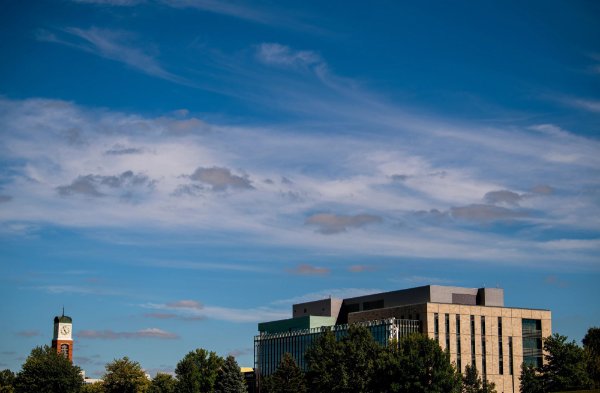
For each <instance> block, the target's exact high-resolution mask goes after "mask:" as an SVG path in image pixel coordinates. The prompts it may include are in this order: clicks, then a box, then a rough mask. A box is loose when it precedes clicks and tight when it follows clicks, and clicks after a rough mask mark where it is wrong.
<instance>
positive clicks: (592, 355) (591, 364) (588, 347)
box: [583, 327, 600, 388]
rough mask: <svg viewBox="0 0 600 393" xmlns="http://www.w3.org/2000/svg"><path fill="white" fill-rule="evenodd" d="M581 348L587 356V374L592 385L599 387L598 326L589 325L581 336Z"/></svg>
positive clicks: (599, 355)
mask: <svg viewBox="0 0 600 393" xmlns="http://www.w3.org/2000/svg"><path fill="white" fill-rule="evenodd" d="M583 349H584V350H585V353H586V357H587V359H586V360H587V371H588V375H589V376H590V378H591V379H592V381H593V382H594V387H596V388H600V328H597V327H591V328H589V329H588V331H587V333H586V335H585V337H584V338H583Z"/></svg>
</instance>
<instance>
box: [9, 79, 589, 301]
mask: <svg viewBox="0 0 600 393" xmlns="http://www.w3.org/2000/svg"><path fill="white" fill-rule="evenodd" d="M286 74H287V72H286ZM308 83H309V84H311V88H312V87H315V86H316V85H315V86H313V82H308ZM315 83H320V82H315ZM318 86H319V87H318V88H319V89H320V90H317V91H324V92H325V93H324V94H323V95H318V94H317V95H314V97H315V100H317V101H320V100H323V101H320V102H319V103H318V105H317V106H316V107H312V103H310V102H309V101H310V100H309V99H308V98H309V97H311V96H310V95H308V92H303V91H302V88H300V90H294V89H291V91H292V92H293V93H294V94H296V93H298V94H300V95H299V96H298V97H296V99H295V100H293V101H287V100H283V99H278V100H277V101H278V103H279V104H285V105H288V106H291V107H294V108H296V109H298V108H299V107H300V106H302V105H304V104H305V103H308V104H310V105H311V107H310V108H307V107H304V108H303V110H305V109H306V110H308V109H309V110H311V111H312V110H316V111H317V112H318V113H319V115H320V116H321V117H320V118H319V119H320V121H319V122H316V123H314V124H317V125H313V123H311V124H310V132H307V130H306V127H307V126H306V125H304V124H301V123H290V124H286V125H285V127H281V126H274V125H273V126H268V125H263V126H244V125H240V124H237V125H222V124H221V125H215V124H209V123H208V122H206V121H205V120H203V119H197V118H195V117H193V116H190V114H189V113H181V114H177V115H173V114H172V113H170V114H166V115H164V116H159V117H151V116H145V115H141V114H135V113H122V112H115V111H109V110H102V109H97V108H85V107H81V106H78V105H76V104H74V103H70V102H65V101H60V100H48V99H29V100H10V99H6V98H4V99H0V127H2V129H3V130H5V132H4V133H3V138H2V141H1V142H0V144H1V147H2V152H3V156H5V157H6V158H7V159H9V160H13V162H23V163H25V164H24V165H22V166H19V167H15V169H14V174H13V175H11V177H10V178H9V179H7V181H6V183H5V184H4V185H3V190H7V191H6V192H4V193H6V194H7V193H8V190H10V196H11V197H12V199H11V200H10V202H9V203H10V204H11V205H14V208H11V209H0V223H1V227H0V231H4V232H6V231H9V230H10V228H13V230H12V232H15V233H18V231H17V229H15V228H29V227H31V226H34V227H39V226H40V225H42V224H43V225H48V224H50V225H61V226H65V227H73V226H75V227H85V228H98V227H103V228H108V229H113V228H127V229H131V228H150V227H151V228H154V230H156V231H158V232H159V233H163V234H165V238H171V239H173V238H175V237H178V236H180V235H183V236H193V238H194V241H196V242H199V243H202V242H204V241H205V240H204V239H206V237H207V235H213V236H216V235H215V234H219V236H223V238H225V237H227V236H229V237H231V236H233V237H234V238H235V239H236V241H237V242H238V243H239V244H252V245H257V244H259V245H277V246H278V247H301V248H303V249H305V250H308V251H314V250H318V251H327V252H333V253H335V254H336V255H341V254H346V255H353V256H356V255H358V256H360V255H363V256H367V255H368V256H374V255H377V256H394V257H398V256H401V257H419V258H453V259H461V260H467V261H477V263H506V262H505V261H507V260H510V261H514V262H515V263H517V261H519V263H530V264H540V263H542V264H555V263H557V261H564V260H569V261H570V260H576V261H578V263H580V264H585V263H587V262H584V261H591V260H592V259H593V258H594V255H593V254H594V250H592V249H590V248H581V247H580V248H575V247H572V248H566V247H563V248H561V249H560V251H559V252H556V250H551V249H550V248H548V246H547V245H546V246H545V245H544V243H545V242H546V241H549V240H559V239H561V238H563V237H565V236H563V232H564V231H571V230H573V231H574V232H573V234H574V235H572V236H567V237H572V238H573V239H572V240H577V239H578V238H579V237H582V239H580V240H585V239H586V238H590V237H593V235H592V233H596V232H597V230H598V228H599V227H598V220H596V219H595V216H596V215H597V214H596V212H597V209H598V207H597V198H595V197H594V195H596V194H594V191H593V190H595V189H597V187H598V186H599V185H598V181H597V180H596V179H597V176H596V171H597V168H598V167H599V165H600V158H599V157H598V154H597V151H598V149H600V143H599V142H598V141H596V140H594V139H590V138H585V137H582V136H577V135H574V134H573V133H571V132H568V131H567V130H566V129H564V128H560V127H559V128H560V129H557V128H554V127H555V126H552V125H551V124H550V123H544V124H546V125H547V126H548V127H544V128H545V131H539V130H532V129H530V128H529V127H523V128H521V127H519V126H514V127H513V126H511V127H507V128H506V129H496V128H492V129H487V128H486V129H485V132H482V131H481V129H480V127H479V126H478V125H477V124H464V123H461V124H457V123H454V122H452V121H451V120H448V121H444V122H442V121H440V120H439V119H437V120H436V119H435V117H433V118H427V119H426V120H422V122H424V124H421V123H419V122H417V121H415V120H414V119H411V118H408V120H406V118H405V117H404V115H402V108H400V110H399V111H398V112H399V113H400V115H397V114H396V113H395V112H394V111H392V110H391V109H393V107H392V108H387V107H385V106H383V105H381V106H380V107H376V106H371V105H370V104H365V105H349V104H350V103H352V104H357V103H359V102H362V100H365V101H366V95H362V93H361V91H360V89H354V88H348V89H349V90H350V92H349V93H348V94H347V95H345V96H344V97H345V98H342V99H339V100H338V98H337V96H335V95H333V94H331V95H328V94H329V93H330V92H331V89H330V88H329V87H324V86H323V85H322V84H321V85H318ZM316 88H317V87H315V89H316ZM284 90H286V92H284V93H282V94H287V91H288V90H289V89H284ZM261 91H262V90H261ZM353 91H355V92H357V93H356V94H357V95H358V97H357V98H356V100H354V97H352V99H351V100H350V98H348V97H350V96H351V94H353V93H352V92H353ZM299 92H300V93H299ZM270 97H271V98H273V97H278V98H281V97H282V96H280V95H277V94H275V95H271V96H270ZM348 100H350V101H348ZM265 102H266V101H261V103H262V104H264V103H265ZM375 102H377V101H376V100H375ZM319 108H323V109H319ZM388 109H389V110H388ZM338 111H339V113H338ZM346 114H347V116H350V117H351V118H350V119H346V117H345V116H346ZM378 114H380V115H381V116H378ZM346 120H347V121H346ZM405 120H406V121H405ZM340 122H341V123H340ZM224 123H225V121H224ZM349 123H351V124H352V125H351V127H352V128H353V130H357V131H358V132H356V133H354V132H351V131H348V127H349ZM231 124H235V122H233V121H232V122H231ZM538 125H539V124H538ZM534 126H535V125H534ZM550 126H552V127H550ZM207 129H210V130H211V132H206V130H207ZM282 129H285V130H284V131H282ZM375 129H376V130H379V132H378V133H374V132H371V130H375ZM415 130H416V131H418V132H416V131H415ZM333 131H335V132H333ZM367 131H368V132H367ZM175 135H177V137H176V139H174V138H175ZM365 135H367V136H365ZM76 141H80V142H77V143H75V142H76ZM115 146H121V147H123V148H124V149H128V148H134V149H139V150H140V151H142V152H143V153H139V154H116V155H112V154H106V152H107V151H109V150H111V149H113V148H114V147H115ZM457 151H460V152H469V154H468V160H465V161H457V159H456V152H457ZM150 152H151V153H150ZM149 154H151V155H152V156H151V159H150V157H149V156H148V155H149ZM560 157H563V158H564V157H570V158H569V160H564V159H558V158H560ZM523 167H527V168H530V170H529V171H528V173H527V174H525V173H523V172H522V171H521V170H520V168H523ZM99 168H101V169H99ZM198 168H201V169H202V170H201V171H200V172H199V173H197V174H196V175H197V176H196V179H191V178H190V176H191V175H193V174H194V173H195V172H196V169H198ZM214 168H218V169H219V170H218V171H214V170H211V171H208V172H207V171H205V170H206V169H214ZM238 168H243V169H238ZM127 171H131V173H132V174H133V176H136V175H140V174H141V175H143V176H147V178H148V179H149V181H155V183H154V185H153V188H152V192H147V193H142V195H143V198H140V200H139V203H136V204H132V203H129V202H128V201H127V199H125V198H122V197H121V195H123V194H128V191H129V190H130V189H129V188H128V187H126V186H125V185H124V184H125V183H123V184H122V185H121V187H111V186H110V185H109V184H102V183H103V181H105V180H107V179H108V178H111V179H112V177H115V178H120V176H121V175H122V174H123V173H126V172H127ZM88 175H89V176H91V178H85V177H86V176H88ZM182 175H183V176H182ZM98 176H99V177H98ZM394 176H396V177H394ZM80 177H82V178H83V179H80ZM282 178H286V179H291V180H292V181H286V182H284V181H280V180H278V179H282ZM77 179H80V180H83V182H82V183H83V184H82V185H85V186H86V187H87V188H86V187H83V188H82V189H79V188H78V186H79V184H78V183H77V182H76V181H77ZM265 179H271V181H270V182H266V181H264V180H265ZM111 184H112V183H111ZM182 185H188V186H192V185H193V186H197V187H198V189H193V190H190V193H193V194H194V195H193V196H189V195H188V194H181V195H176V191H177V190H178V189H179V187H180V186H182ZM248 186H251V187H253V189H252V190H250V189H248ZM59 187H65V188H64V191H65V192H67V190H68V191H69V193H68V195H65V196H62V197H61V195H60V193H59V191H58V190H62V189H61V188H59ZM235 187H237V188H235ZM240 187H241V188H240ZM213 188H215V189H214V190H213ZM131 189H132V190H138V189H137V188H136V187H133V188H131ZM217 189H224V191H219V192H214V191H216V190H217ZM76 190H79V191H76ZM141 190H148V187H147V186H143V187H142V188H141ZM502 191H505V192H502ZM140 192H141V191H140ZM499 192H502V193H499ZM86 193H87V194H86ZM90 193H91V194H93V195H96V194H95V193H99V194H103V195H107V196H104V197H97V196H93V195H89V194H90ZM510 193H514V194H517V195H513V194H510ZM533 195H535V197H533ZM517 196H518V197H520V199H518V201H517ZM516 202H518V206H516V205H514V204H512V203H516ZM74 211H77V212H79V214H73V213H72V212H74ZM419 211H421V212H428V213H426V214H421V215H419V214H415V212H419ZM316 212H320V213H316ZM323 212H327V213H323ZM506 220H508V221H510V222H511V224H513V223H514V224H515V225H512V226H511V227H510V228H506V227H504V228H501V229H499V228H498V226H496V225H489V224H490V223H494V222H496V221H506ZM465 222H468V223H469V225H464V223H465ZM500 224H502V222H501V223H500ZM525 226H527V227H528V228H529V230H528V231H522V229H523V228H524V227H525ZM516 231H520V232H519V236H514V233H515V232H516ZM21 232H24V231H21ZM323 234H331V235H330V236H323ZM120 240H122V239H120ZM500 244H501V245H502V247H499V246H498V245H500ZM131 263H139V264H140V265H143V266H149V267H155V268H164V269H169V268H170V269H190V270H207V271H220V270H223V271H226V270H231V271H240V272H242V271H247V272H261V273H265V272H266V273H269V274H281V272H282V269H283V266H284V265H283V264H281V265H280V266H279V268H275V269H273V268H272V266H266V265H265V264H258V263H250V262H248V263H231V264H229V263H223V264H222V263H219V262H212V261H208V262H206V261H202V260H199V261H180V260H176V259H174V260H159V261H156V260H154V261H153V260H144V261H139V262H136V261H132V262H131ZM288 266H289V264H288ZM346 268H347V266H343V267H340V269H346ZM273 272H277V273H273ZM44 290H46V291H49V290H54V291H59V290H60V291H65V290H70V291H77V293H86V289H85V288H76V287H72V288H68V287H60V286H55V287H46V288H45V289H44Z"/></svg>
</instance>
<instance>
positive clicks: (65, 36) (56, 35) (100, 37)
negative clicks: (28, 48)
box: [37, 27, 191, 85]
mask: <svg viewBox="0 0 600 393" xmlns="http://www.w3.org/2000/svg"><path fill="white" fill-rule="evenodd" d="M37 38H38V40H40V41H46V42H52V43H56V44H61V45H66V46H69V47H72V48H75V49H79V50H82V51H84V52H88V53H92V54H94V55H97V56H100V57H103V58H106V59H110V60H114V61H118V62H120V63H123V64H126V65H127V66H129V67H131V68H133V69H135V70H137V71H140V72H142V73H145V74H147V75H151V76H154V77H157V78H161V79H165V80H168V81H171V82H174V83H178V84H181V85H191V83H190V82H189V81H188V80H186V79H184V78H182V77H180V76H178V75H175V74H173V73H171V72H169V71H167V70H166V69H165V68H164V67H163V66H162V65H161V64H160V62H159V61H158V60H157V59H156V58H155V56H153V55H151V54H150V53H148V52H146V51H144V50H143V49H141V48H140V47H138V46H136V43H137V41H138V40H137V39H136V37H135V35H133V34H132V33H129V32H125V31H117V30H109V29H100V28H96V27H91V28H89V29H81V28H77V27H67V28H65V29H63V30H61V31H55V32H52V31H47V30H40V31H39V32H38V35H37ZM138 45H139V43H138Z"/></svg>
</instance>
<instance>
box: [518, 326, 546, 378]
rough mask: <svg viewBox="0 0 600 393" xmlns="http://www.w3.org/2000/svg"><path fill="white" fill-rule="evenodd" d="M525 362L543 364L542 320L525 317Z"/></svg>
mask: <svg viewBox="0 0 600 393" xmlns="http://www.w3.org/2000/svg"><path fill="white" fill-rule="evenodd" d="M522 327H523V363H525V364H528V365H532V366H534V367H541V366H542V321H541V320H539V319H523V320H522Z"/></svg>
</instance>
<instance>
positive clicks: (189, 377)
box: [175, 348, 224, 393]
mask: <svg viewBox="0 0 600 393" xmlns="http://www.w3.org/2000/svg"><path fill="white" fill-rule="evenodd" d="M223 363H224V361H223V358H221V357H220V356H217V354H216V353H215V352H208V351H207V350H206V349H203V348H198V349H196V350H195V351H191V352H189V353H188V354H187V355H185V356H184V358H183V359H181V361H179V363H177V367H176V368H175V375H176V376H177V392H178V393H212V392H214V389H215V382H216V380H217V375H218V374H219V370H220V369H221V367H222V366H223Z"/></svg>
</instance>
